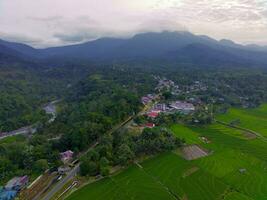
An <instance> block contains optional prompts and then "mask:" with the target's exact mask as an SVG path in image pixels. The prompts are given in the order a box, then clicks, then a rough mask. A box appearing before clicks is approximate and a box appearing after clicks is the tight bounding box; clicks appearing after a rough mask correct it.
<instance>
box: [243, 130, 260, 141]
mask: <svg viewBox="0 0 267 200" xmlns="http://www.w3.org/2000/svg"><path fill="white" fill-rule="evenodd" d="M243 135H244V136H245V138H246V139H248V140H253V139H256V138H257V135H255V134H254V133H251V132H244V133H243Z"/></svg>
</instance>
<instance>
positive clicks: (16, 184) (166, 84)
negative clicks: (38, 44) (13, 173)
mask: <svg viewBox="0 0 267 200" xmlns="http://www.w3.org/2000/svg"><path fill="white" fill-rule="evenodd" d="M154 78H155V79H156V80H157V81H158V84H157V86H156V87H155V92H154V93H153V94H147V95H145V96H143V97H141V99H140V101H141V103H142V104H143V106H144V109H143V111H142V112H140V114H139V115H140V117H144V118H145V120H143V121H141V122H140V123H137V122H136V120H133V121H132V122H131V123H129V124H130V125H129V127H136V126H137V127H138V128H139V129H140V130H143V129H144V128H153V127H155V126H157V125H160V124H156V123H155V120H156V119H157V118H158V117H159V116H160V115H172V114H179V115H181V116H188V115H191V114H193V113H194V112H196V111H197V110H198V108H199V107H201V106H203V105H204V103H203V102H201V100H199V99H198V98H194V97H192V96H190V94H191V92H194V91H198V90H202V91H205V90H206V89H207V87H205V86H203V84H201V83H200V82H199V81H196V82H194V84H193V85H191V86H187V87H183V88H180V87H179V86H178V85H176V84H175V83H174V82H173V81H172V80H169V79H166V78H160V77H154ZM182 93H185V94H187V97H188V98H187V99H183V100H182V99H179V95H180V94H182ZM165 94H168V95H169V94H170V95H171V96H172V97H171V98H169V97H168V95H167V97H166V96H164V95H165ZM49 108H50V107H49ZM54 110H55V109H54V108H53V110H52V111H51V113H52V114H53V113H54ZM47 112H48V113H49V112H50V109H48V111H47ZM54 118H55V116H54V115H53V118H52V119H53V120H54ZM59 157H60V159H61V163H62V165H61V166H60V167H58V168H57V170H56V171H54V172H53V173H50V172H48V171H49V170H48V171H47V172H45V173H44V174H43V175H41V176H39V177H37V178H36V180H35V181H33V182H32V183H30V181H29V180H30V178H29V177H28V176H27V175H25V176H21V177H14V178H12V179H11V180H9V181H8V182H7V183H6V185H5V186H0V199H1V200H12V199H15V198H16V197H17V196H19V197H20V198H21V199H28V198H29V199H34V198H33V197H35V198H36V196H38V195H39V193H42V192H43V191H45V190H46V189H48V188H49V187H51V185H53V184H55V183H56V182H59V181H60V180H61V179H62V178H63V177H65V176H66V175H67V174H69V173H70V171H71V170H73V169H74V166H75V161H76V160H75V155H74V152H73V151H71V150H67V151H65V152H61V153H60V154H59ZM48 174H49V175H48ZM42 182H43V183H42ZM40 183H42V184H40ZM25 196H27V197H26V198H25Z"/></svg>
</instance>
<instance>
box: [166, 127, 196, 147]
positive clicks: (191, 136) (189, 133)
mask: <svg viewBox="0 0 267 200" xmlns="http://www.w3.org/2000/svg"><path fill="white" fill-rule="evenodd" d="M170 129H171V131H172V132H173V133H174V134H175V135H176V136H177V137H178V138H183V139H185V141H186V143H187V144H199V143H200V142H201V140H200V139H199V135H198V133H196V132H194V131H193V130H192V129H190V128H188V127H186V126H183V125H181V124H175V125H172V126H171V127H170Z"/></svg>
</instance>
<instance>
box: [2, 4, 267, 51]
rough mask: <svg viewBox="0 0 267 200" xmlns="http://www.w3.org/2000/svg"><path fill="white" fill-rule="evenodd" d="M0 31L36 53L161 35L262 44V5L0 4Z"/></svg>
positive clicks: (266, 7)
mask: <svg viewBox="0 0 267 200" xmlns="http://www.w3.org/2000/svg"><path fill="white" fill-rule="evenodd" d="M11 11H12V12H11ZM0 30H2V32H0V38H3V39H9V40H13V41H17V42H25V43H27V44H30V45H33V46H35V47H48V46H57V45H67V44H76V43H80V42H85V41H89V40H94V39H97V38H99V37H130V36H132V35H134V34H136V33H139V32H147V31H162V30H171V31H175V30H189V31H192V32H194V33H198V34H206V35H210V36H212V37H215V38H217V39H221V38H229V39H233V40H236V41H238V42H246V41H255V42H257V43H263V42H267V39H266V34H267V1H266V0H134V1H132V0H56V1H55V0H38V1H36V0H12V1H11V0H0Z"/></svg>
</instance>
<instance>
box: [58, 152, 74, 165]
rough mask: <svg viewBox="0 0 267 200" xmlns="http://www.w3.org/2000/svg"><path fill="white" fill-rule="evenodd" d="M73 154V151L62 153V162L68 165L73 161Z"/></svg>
mask: <svg viewBox="0 0 267 200" xmlns="http://www.w3.org/2000/svg"><path fill="white" fill-rule="evenodd" d="M73 154H74V153H73V152H72V151H71V150H68V151H65V152H62V153H60V159H61V161H62V162H63V163H64V164H66V163H68V162H69V161H71V160H72V159H73Z"/></svg>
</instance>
